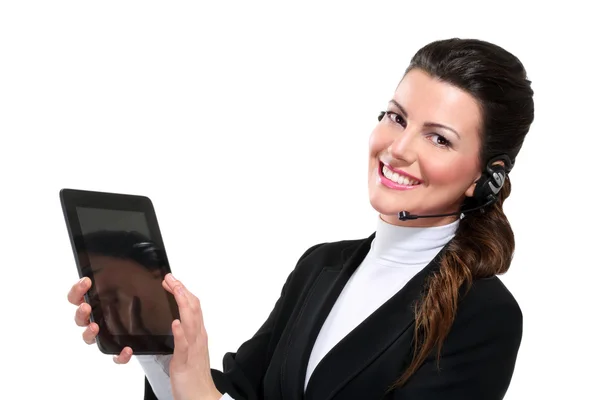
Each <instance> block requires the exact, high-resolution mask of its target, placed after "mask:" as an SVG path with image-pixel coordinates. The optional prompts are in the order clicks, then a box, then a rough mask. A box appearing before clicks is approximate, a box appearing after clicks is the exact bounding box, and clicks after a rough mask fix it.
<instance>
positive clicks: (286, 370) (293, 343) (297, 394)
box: [281, 234, 375, 400]
mask: <svg viewBox="0 0 600 400" xmlns="http://www.w3.org/2000/svg"><path fill="white" fill-rule="evenodd" d="M374 237H375V234H372V235H371V236H369V237H368V238H367V239H365V240H362V241H359V242H356V243H353V244H351V245H350V246H348V247H346V248H345V249H344V250H342V253H341V257H340V261H339V263H338V264H335V265H331V266H326V267H323V269H322V270H321V272H320V273H319V275H318V277H317V278H316V279H315V281H314V283H313V284H312V286H311V289H310V292H309V294H308V295H307V296H306V299H305V301H304V304H303V305H302V309H301V311H300V313H299V314H298V317H297V318H296V320H295V322H294V327H293V329H292V332H291V334H290V337H289V341H288V345H287V350H286V357H285V359H284V361H283V364H282V369H281V374H282V375H281V384H282V391H283V393H285V394H286V396H285V399H286V400H300V399H303V398H304V382H305V378H306V367H307V365H308V360H309V357H310V353H311V350H312V348H313V346H314V344H315V341H316V339H317V335H318V334H319V331H320V329H321V326H322V325H323V323H324V322H325V319H326V318H327V316H328V315H329V312H330V311H331V308H332V307H333V305H334V304H335V301H336V300H337V298H338V296H339V295H340V293H341V291H342V289H343V288H344V286H345V285H346V283H347V282H348V279H350V276H351V275H352V273H353V272H354V271H355V270H356V268H357V267H358V266H359V265H360V263H361V261H362V260H363V259H364V258H365V256H366V255H367V253H368V252H369V249H370V245H371V241H372V240H373V238H374Z"/></svg>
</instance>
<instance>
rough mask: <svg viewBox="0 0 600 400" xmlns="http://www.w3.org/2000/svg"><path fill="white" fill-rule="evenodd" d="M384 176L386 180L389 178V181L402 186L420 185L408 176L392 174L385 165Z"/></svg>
mask: <svg viewBox="0 0 600 400" xmlns="http://www.w3.org/2000/svg"><path fill="white" fill-rule="evenodd" d="M382 172H383V176H385V177H386V178H388V179H389V180H391V181H393V182H396V183H398V184H400V185H410V186H414V185H418V184H419V182H418V181H416V180H413V179H410V178H408V177H406V176H403V175H400V174H398V173H397V172H392V171H391V170H390V169H389V168H388V167H386V166H385V165H384V166H383V170H382Z"/></svg>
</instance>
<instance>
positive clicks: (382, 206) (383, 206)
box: [369, 195, 404, 215]
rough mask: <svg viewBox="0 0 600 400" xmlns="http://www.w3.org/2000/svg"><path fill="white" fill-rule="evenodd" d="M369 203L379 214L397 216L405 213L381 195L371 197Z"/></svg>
mask: <svg viewBox="0 0 600 400" xmlns="http://www.w3.org/2000/svg"><path fill="white" fill-rule="evenodd" d="M369 201H370V203H371V207H373V209H374V210H375V211H377V212H378V213H379V214H383V215H396V214H398V213H399V212H400V211H404V209H401V207H400V206H399V205H398V204H397V203H396V202H391V201H389V200H386V199H384V198H382V196H379V195H371V196H370V197H369Z"/></svg>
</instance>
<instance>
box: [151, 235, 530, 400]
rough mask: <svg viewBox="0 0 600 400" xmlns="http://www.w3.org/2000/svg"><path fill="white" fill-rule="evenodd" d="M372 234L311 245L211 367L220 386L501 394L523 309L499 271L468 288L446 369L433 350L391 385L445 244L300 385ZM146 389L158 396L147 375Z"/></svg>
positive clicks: (323, 395) (337, 397)
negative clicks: (259, 314)
mask: <svg viewBox="0 0 600 400" xmlns="http://www.w3.org/2000/svg"><path fill="white" fill-rule="evenodd" d="M374 237H375V234H372V235H371V236H370V237H368V238H367V239H362V240H352V241H341V242H334V243H322V244H319V245H316V246H313V247H311V248H310V249H308V250H307V251H306V252H305V253H304V254H303V255H302V257H301V258H300V260H299V261H298V264H297V265H296V267H295V269H294V270H293V271H292V272H291V274H290V275H289V277H288V279H287V281H286V283H285V285H284V287H283V290H282V292H281V297H280V298H279V300H278V301H277V303H276V304H275V308H274V309H273V311H272V312H271V314H270V315H269V318H268V319H267V320H266V321H265V323H264V324H263V325H262V327H261V328H260V329H259V330H258V332H257V333H256V334H255V335H254V336H253V337H252V338H251V339H250V340H248V341H247V342H245V343H243V344H242V345H241V347H240V348H239V349H238V351H237V352H236V353H227V354H226V355H225V357H224V359H223V372H221V371H217V370H212V375H213V379H214V381H215V384H216V386H217V388H218V389H219V390H220V391H221V392H227V393H229V395H230V396H231V397H233V398H234V399H236V400H251V399H252V400H254V399H261V400H262V399H264V400H300V399H305V400H346V399H369V400H371V399H394V400H433V399H435V400H455V399H456V400H459V399H460V400H467V399H482V400H496V399H502V398H503V397H504V394H505V392H506V390H507V388H508V386H509V383H510V380H511V377H512V374H513V370H514V366H515V361H516V358H517V352H518V350H519V346H520V343H521V332H522V314H521V310H520V308H519V306H518V304H517V302H516V301H515V299H514V298H513V296H512V295H511V293H510V292H509V291H508V290H507V289H506V287H505V286H504V285H503V284H502V282H501V281H500V280H499V279H498V278H497V277H492V278H489V279H482V280H478V281H475V282H474V284H473V286H472V288H471V290H470V291H469V292H467V294H466V295H465V296H463V298H462V300H461V302H460V303H459V307H458V312H457V315H456V319H455V322H454V325H453V327H452V329H451V332H450V333H449V335H448V337H447V339H446V341H445V344H444V347H443V349H442V358H441V360H440V364H439V366H440V369H438V368H437V363H436V357H435V352H432V354H431V355H430V356H429V358H428V359H427V360H426V362H425V363H424V364H423V365H422V366H421V368H420V369H419V370H418V371H417V372H416V373H415V374H414V375H413V376H412V377H411V378H410V379H409V381H408V382H407V383H406V384H405V385H404V387H402V388H399V389H395V390H394V391H392V392H390V393H388V394H385V392H386V390H387V388H388V387H389V386H390V385H391V384H392V383H393V382H394V381H395V380H396V379H397V378H399V377H400V375H401V374H402V372H403V371H404V369H405V368H406V367H407V366H408V363H409V362H410V361H411V357H412V355H413V352H412V351H413V348H412V343H413V329H414V323H415V320H414V314H413V311H412V310H411V305H412V304H413V302H414V301H415V300H416V299H417V298H418V296H419V294H420V293H421V290H422V288H423V285H424V282H425V278H426V277H427V276H428V275H429V274H430V273H431V272H433V271H435V270H436V269H438V268H439V260H440V257H441V255H442V254H443V253H444V251H445V249H446V247H447V246H446V247H444V249H442V251H441V252H440V253H438V255H437V256H436V257H435V258H434V259H433V260H432V262H431V263H429V265H428V266H427V267H426V268H424V269H423V270H422V271H420V272H419V273H418V274H417V275H416V276H415V277H414V278H413V279H411V280H410V281H409V282H408V283H407V284H406V285H405V287H404V288H402V289H401V290H400V291H399V292H397V293H396V294H395V295H394V296H393V297H392V298H390V299H389V300H388V301H387V302H385V303H384V304H383V305H382V306H381V307H380V308H379V309H377V310H376V311H375V312H374V313H373V314H372V315H370V316H369V317H368V318H367V319H366V320H365V321H364V322H362V323H361V324H360V325H359V326H357V327H356V328H355V329H354V330H353V331H351V332H350V333H349V334H348V335H347V336H346V337H345V338H344V339H343V340H342V341H340V342H339V343H338V344H337V345H336V346H335V347H333V349H332V350H331V351H330V352H329V353H328V354H327V355H326V356H325V357H324V358H323V359H322V360H321V362H320V363H319V364H318V365H317V367H316V369H315V371H314V373H313V375H312V376H311V378H310V380H309V383H308V387H307V389H306V393H305V392H304V379H305V375H306V366H307V364H308V359H309V356H310V353H311V350H312V347H313V345H314V342H315V340H316V337H317V335H318V334H319V330H320V328H321V326H322V325H323V323H324V322H325V318H326V317H327V316H328V314H329V311H330V310H331V308H332V307H333V304H334V303H335V301H336V299H337V298H338V296H339V294H340V292H341V291H342V289H343V287H344V285H345V284H346V282H347V281H348V279H349V278H350V276H351V275H352V273H353V272H354V271H355V270H356V268H357V267H358V266H359V265H360V263H361V261H362V260H363V258H364V257H365V256H366V254H367V252H368V251H369V248H370V244H371V241H372V239H373V238H374ZM144 398H145V400H153V399H156V397H155V396H154V393H153V392H152V389H151V387H150V386H149V384H148V381H146V394H145V397H144Z"/></svg>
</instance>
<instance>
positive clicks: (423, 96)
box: [369, 70, 481, 226]
mask: <svg viewBox="0 0 600 400" xmlns="http://www.w3.org/2000/svg"><path fill="white" fill-rule="evenodd" d="M480 126H481V111H480V109H479V105H478V103H477V101H476V100H475V98H474V97H472V96H471V95H470V94H468V93H466V92H464V91H462V90H461V89H459V88H457V87H455V86H452V85H450V84H449V83H445V82H441V81H439V80H437V79H434V78H432V77H430V76H429V75H428V74H426V73H425V72H423V71H421V70H412V71H410V72H409V73H407V74H406V75H405V76H404V78H403V80H402V81H401V82H400V84H399V85H398V88H397V89H396V92H395V93H394V97H393V99H392V100H391V101H390V102H389V105H388V108H387V113H386V115H384V117H383V119H382V120H381V122H379V124H377V126H376V127H375V129H374V130H373V133H372V134H371V137H370V140H369V198H370V202H371V205H372V206H373V208H375V209H376V210H377V211H378V212H379V213H380V214H381V217H382V219H383V220H385V221H386V222H388V223H391V224H395V225H407V226H435V225H444V224H447V223H449V222H451V221H453V220H455V219H456V218H457V217H456V216H454V217H445V218H421V219H416V220H409V221H400V220H398V217H397V215H398V212H400V211H408V212H410V213H411V214H417V215H423V214H443V213H449V212H455V211H457V210H458V209H459V207H460V205H461V204H462V202H463V200H464V198H465V196H472V195H473V190H474V189H475V183H474V182H475V181H476V180H477V179H478V178H479V177H480V175H481V169H480V165H479V164H480V163H479V149H480V137H479V131H480Z"/></svg>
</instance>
